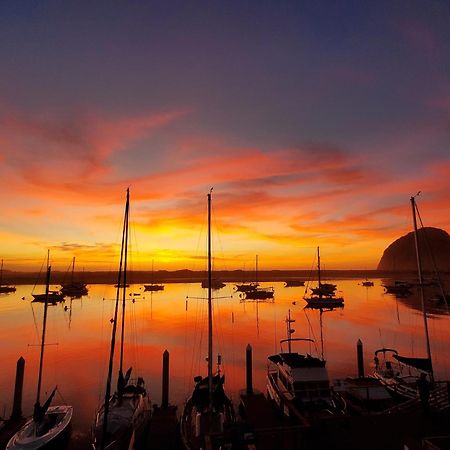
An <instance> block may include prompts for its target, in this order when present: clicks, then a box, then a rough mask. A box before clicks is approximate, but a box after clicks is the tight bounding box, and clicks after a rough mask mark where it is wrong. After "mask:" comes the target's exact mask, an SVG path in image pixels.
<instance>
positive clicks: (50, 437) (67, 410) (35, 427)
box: [6, 266, 73, 450]
mask: <svg viewBox="0 0 450 450" xmlns="http://www.w3.org/2000/svg"><path fill="white" fill-rule="evenodd" d="M50 273H51V267H50V266H48V267H47V281H46V294H47V297H48V293H49V285H50ZM47 311H48V300H46V301H45V302H44V318H43V325H42V340H41V355H40V359H39V376H38V383H37V394H36V403H35V404H34V412H33V417H31V418H30V419H29V420H28V421H27V422H26V423H25V425H24V426H23V427H22V428H21V429H20V430H19V431H18V432H17V433H16V434H15V435H14V436H13V437H12V438H11V439H10V440H9V442H8V444H7V446H6V449H7V450H24V449H26V450H38V449H41V448H44V447H46V446H47V445H49V444H51V443H54V442H55V441H56V439H58V438H59V437H60V436H62V435H63V433H64V432H65V431H66V430H67V429H68V427H69V424H70V421H71V420H72V413H73V407H72V406H67V405H62V406H50V405H51V402H52V400H53V397H54V396H55V393H56V390H57V388H56V387H55V389H53V391H52V393H51V394H50V396H49V397H48V398H47V400H46V401H45V402H44V404H43V405H41V384H42V372H43V367H44V349H45V332H46V328H47Z"/></svg>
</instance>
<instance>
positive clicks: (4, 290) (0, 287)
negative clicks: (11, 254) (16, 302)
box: [0, 259, 16, 294]
mask: <svg viewBox="0 0 450 450" xmlns="http://www.w3.org/2000/svg"><path fill="white" fill-rule="evenodd" d="M2 283H3V259H2V264H1V267H0V294H8V293H9V292H16V287H15V286H8V285H7V284H2Z"/></svg>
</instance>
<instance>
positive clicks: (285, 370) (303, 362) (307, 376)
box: [267, 311, 345, 420]
mask: <svg viewBox="0 0 450 450" xmlns="http://www.w3.org/2000/svg"><path fill="white" fill-rule="evenodd" d="M293 322H295V320H294V319H291V315H290V311H289V314H288V317H287V318H286V328H287V336H288V337H287V339H283V340H281V341H280V345H281V346H282V345H283V344H284V343H287V345H288V351H287V352H285V351H283V348H282V349H281V351H280V353H277V354H275V355H271V356H269V357H268V361H267V362H268V365H267V393H268V396H269V398H270V399H272V400H273V401H274V402H275V404H276V405H277V407H278V408H279V409H280V410H281V411H282V412H283V413H284V414H285V415H286V416H289V417H291V416H292V417H295V416H297V417H304V418H305V419H309V420H316V419H320V418H322V417H326V416H331V415H335V414H342V413H343V412H344V411H345V402H344V401H343V399H342V398H341V397H340V396H337V395H336V394H335V393H334V392H333V390H332V388H331V386H330V379H329V376H328V371H327V368H326V361H325V360H324V359H323V357H315V356H311V355H310V354H309V353H305V354H301V353H297V352H293V351H292V343H293V342H294V341H302V342H314V341H313V340H312V339H308V338H292V334H293V333H294V332H295V330H294V329H293V328H292V327H291V325H292V323H293Z"/></svg>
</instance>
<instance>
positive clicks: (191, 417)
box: [180, 189, 235, 450]
mask: <svg viewBox="0 0 450 450" xmlns="http://www.w3.org/2000/svg"><path fill="white" fill-rule="evenodd" d="M211 191H212V189H211ZM211 191H210V192H209V193H208V195H207V198H208V376H207V377H202V376H196V377H195V378H194V381H195V383H196V384H195V387H194V391H193V392H192V396H191V397H190V398H189V400H188V401H187V402H186V405H185V407H184V410H183V414H182V417H181V420H180V429H181V437H182V441H183V444H184V447H185V448H186V449H189V450H194V449H195V450H199V449H205V448H214V449H216V448H219V447H220V445H221V444H223V443H226V442H227V436H226V435H227V431H229V427H230V425H232V424H233V423H234V421H235V415H234V409H233V404H232V403H231V400H230V399H229V398H228V397H227V395H226V394H225V390H224V382H225V376H224V375H223V374H222V372H221V369H220V368H221V357H220V355H219V357H218V361H217V368H218V370H217V373H216V374H213V321H212V263H211ZM211 440H212V441H213V444H212V446H211V447H208V445H211ZM207 441H209V443H208V442H207ZM220 448H223V447H220Z"/></svg>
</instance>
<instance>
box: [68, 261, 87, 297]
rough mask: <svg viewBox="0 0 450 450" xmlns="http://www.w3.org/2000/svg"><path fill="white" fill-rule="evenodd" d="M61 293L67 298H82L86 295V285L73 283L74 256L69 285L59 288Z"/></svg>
mask: <svg viewBox="0 0 450 450" xmlns="http://www.w3.org/2000/svg"><path fill="white" fill-rule="evenodd" d="M61 293H62V294H64V295H67V296H69V297H82V296H83V295H87V293H88V289H87V287H86V283H82V282H81V281H75V256H74V257H73V259H72V277H71V280H70V283H65V284H63V285H62V286H61Z"/></svg>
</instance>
